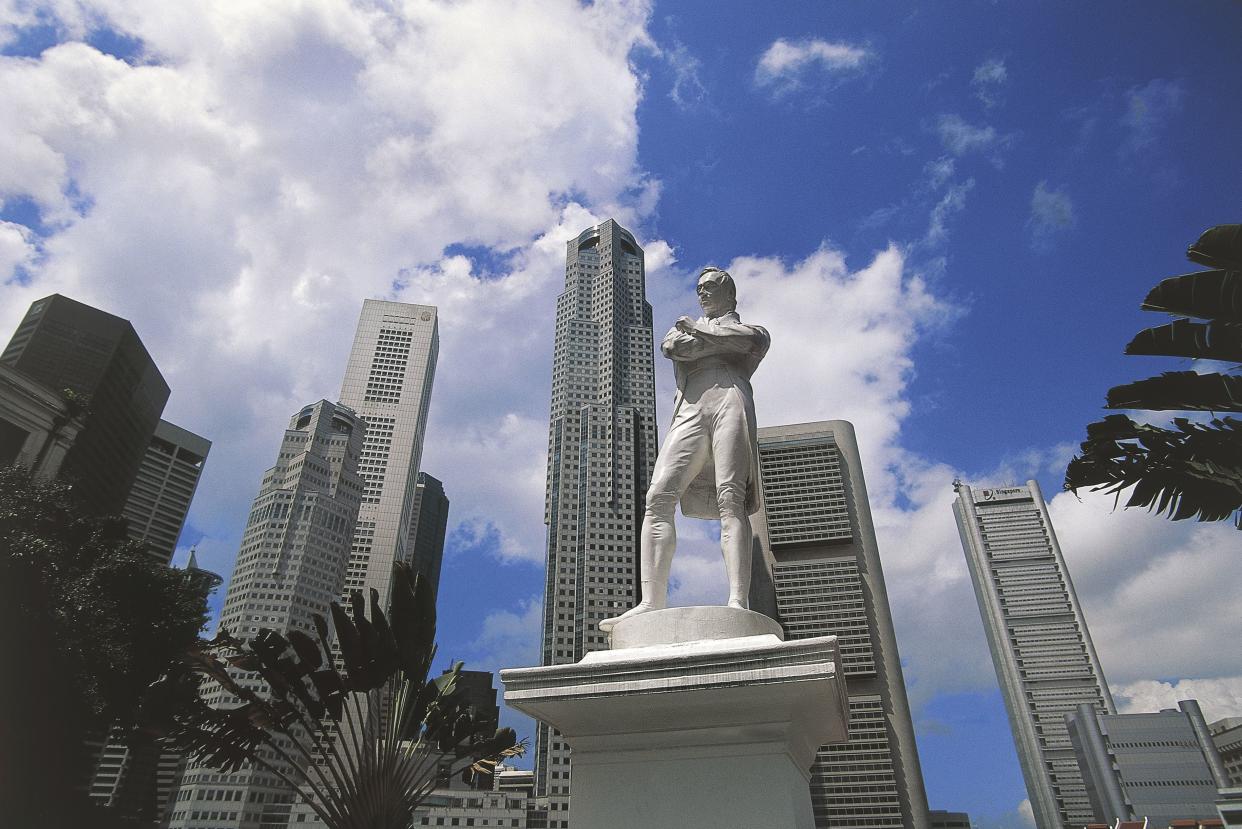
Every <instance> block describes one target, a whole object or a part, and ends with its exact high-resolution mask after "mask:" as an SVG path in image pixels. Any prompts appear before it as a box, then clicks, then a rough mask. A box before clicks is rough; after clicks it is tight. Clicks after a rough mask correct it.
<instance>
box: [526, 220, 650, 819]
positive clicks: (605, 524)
mask: <svg viewBox="0 0 1242 829" xmlns="http://www.w3.org/2000/svg"><path fill="white" fill-rule="evenodd" d="M645 280H646V271H645V265H644V260H643V251H642V248H640V247H639V246H638V243H637V241H635V239H634V236H633V235H632V234H631V233H630V232H629V231H627V230H626V229H625V228H623V227H621V226H620V225H619V224H617V223H616V222H615V221H613V220H611V219H609V220H607V221H605V222H601V223H600V224H598V225H596V226H595V227H591V228H587V229H586V230H584V231H583V232H582V233H580V234H579V235H578V236H577V238H575V239H571V240H569V242H568V243H567V250H566V255H565V290H564V292H563V293H562V294H561V295H560V296H559V297H557V300H556V339H555V345H554V349H553V356H552V407H551V408H552V410H551V422H550V424H549V429H548V479H547V481H548V482H547V501H546V509H545V512H544V522H545V523H546V524H547V525H548V549H547V582H546V585H545V588H544V600H543V642H542V648H541V661H542V664H544V665H560V664H565V663H572V662H576V661H578V660H580V659H581V658H582V657H583V656H584V655H585V654H587V653H589V652H591V651H594V650H601V649H603V648H606V647H607V646H608V645H607V639H606V637H605V636H604V635H603V634H602V633H600V631H599V629H598V623H599V620H600V619H604V618H607V617H609V616H613V615H615V614H617V613H618V612H621V611H623V610H625V609H627V608H629V607H630V606H632V605H633V604H634V603H635V602H636V601H637V600H638V598H639V597H638V595H637V594H638V572H637V570H638V534H639V528H640V525H641V523H642V515H643V508H644V497H645V495H646V491H647V486H648V484H649V483H650V481H651V471H652V467H653V465H654V463H655V455H656V451H657V449H658V445H657V443H656V425H655V365H654V361H653V353H654V352H653V339H652V330H651V305H650V304H648V302H647V298H646V281H645ZM535 769H536V772H535V778H536V794H537V795H539V796H541V797H543V796H547V797H548V798H549V800H550V803H549V808H550V811H549V818H550V820H549V827H551V829H557V827H564V826H568V814H567V812H566V811H565V810H566V809H567V808H568V800H569V799H568V795H569V789H570V766H569V748H568V746H567V745H566V744H565V741H564V740H563V739H562V738H561V737H560V735H558V734H557V733H556V732H555V731H553V730H551V729H549V728H548V727H547V726H546V725H543V724H540V726H539V730H538V732H537V736H536V745H535Z"/></svg>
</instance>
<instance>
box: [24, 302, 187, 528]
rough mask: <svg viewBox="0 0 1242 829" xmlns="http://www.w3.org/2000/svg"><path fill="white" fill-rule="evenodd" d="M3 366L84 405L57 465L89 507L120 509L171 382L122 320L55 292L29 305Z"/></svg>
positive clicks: (136, 472)
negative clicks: (71, 441)
mask: <svg viewBox="0 0 1242 829" xmlns="http://www.w3.org/2000/svg"><path fill="white" fill-rule="evenodd" d="M0 364H3V365H7V366H9V367H11V368H13V369H15V370H17V371H19V372H20V373H22V374H24V375H26V376H27V377H30V378H31V379H33V380H35V381H37V382H39V383H42V384H43V385H44V386H46V387H48V388H49V389H52V390H53V391H55V392H57V393H63V392H70V393H71V395H72V396H73V397H74V398H76V400H77V402H79V403H80V404H83V405H85V406H86V409H87V416H86V418H85V425H84V427H83V429H82V431H81V433H80V434H79V435H78V437H77V440H76V441H75V442H74V444H73V447H72V448H71V449H70V450H69V453H68V455H67V456H66V458H65V463H64V465H63V466H62V467H61V469H60V476H61V477H62V478H66V479H70V480H73V481H74V487H75V490H76V491H77V492H78V494H79V495H80V496H81V497H82V499H83V501H84V502H85V503H86V505H87V507H88V508H90V509H92V510H94V511H96V512H100V513H112V514H118V513H120V512H121V509H122V507H123V506H124V505H125V499H126V498H127V497H128V495H129V490H130V487H131V486H133V483H134V478H135V477H136V476H137V474H138V468H139V466H140V465H141V463H142V459H143V456H144V455H145V454H146V451H147V446H148V444H149V443H150V441H151V436H152V435H153V434H154V433H155V427H156V424H158V423H159V420H160V414H161V413H162V412H163V411H164V404H165V403H166V402H167V401H168V384H167V383H166V382H164V377H163V375H161V374H160V371H159V369H158V368H156V365H155V362H154V361H153V360H152V359H151V355H150V354H148V353H147V349H146V348H145V347H144V346H143V344H142V340H140V339H139V338H138V334H137V332H136V331H134V327H133V326H132V325H130V324H129V322H128V321H127V320H123V319H121V318H120V317H117V316H113V315H112V314H109V313H106V312H104V311H100V310H99V309H98V308H92V307H91V306H89V305H84V304H82V303H81V302H76V301H74V300H72V299H69V298H68V297H64V296H61V295H60V294H52V295H51V296H48V297H44V298H43V299H40V300H37V301H36V302H34V303H32V304H31V306H30V310H29V311H27V312H26V317H25V319H23V320H22V322H21V325H19V326H18V328H17V331H16V332H15V333H14V334H13V338H12V339H11V340H10V341H9V344H8V347H7V348H5V350H4V353H3V354H0Z"/></svg>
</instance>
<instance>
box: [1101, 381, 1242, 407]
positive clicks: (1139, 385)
mask: <svg viewBox="0 0 1242 829" xmlns="http://www.w3.org/2000/svg"><path fill="white" fill-rule="evenodd" d="M1105 408H1109V409H1151V410H1155V411H1167V410H1180V411H1209V412H1239V411H1242V377H1231V376H1229V375H1225V374H1197V373H1196V372H1193V371H1166V372H1165V373H1163V374H1161V375H1159V376H1158V377H1151V378H1148V379H1146V380H1139V381H1137V382H1134V383H1126V384H1125V385H1121V386H1114V387H1113V388H1111V389H1109V390H1108V397H1107V402H1106V404H1105Z"/></svg>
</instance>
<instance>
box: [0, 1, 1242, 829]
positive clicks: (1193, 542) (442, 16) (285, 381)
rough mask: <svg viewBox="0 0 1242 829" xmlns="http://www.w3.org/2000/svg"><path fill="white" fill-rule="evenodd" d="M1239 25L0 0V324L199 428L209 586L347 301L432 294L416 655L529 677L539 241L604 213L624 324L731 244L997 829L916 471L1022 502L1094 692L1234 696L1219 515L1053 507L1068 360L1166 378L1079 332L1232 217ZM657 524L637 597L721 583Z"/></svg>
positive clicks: (762, 386)
mask: <svg viewBox="0 0 1242 829" xmlns="http://www.w3.org/2000/svg"><path fill="white" fill-rule="evenodd" d="M1240 27H1242V7H1239V6H1238V5H1237V4H1231V3H1225V2H1215V3H1212V2H1182V3H1148V4H1143V5H1142V6H1141V7H1138V6H1135V5H1134V4H1123V3H1099V4H1072V3H1045V4H1030V3H1011V2H963V3H953V4H948V3H945V4H898V3H866V4H864V3H826V2H813V3H810V2H808V3H785V4H772V5H770V6H764V7H763V8H762V9H759V8H758V7H756V6H755V5H754V4H743V3H736V4H730V3H720V2H714V3H690V2H685V3H676V4H671V3H670V4H664V3H654V4H651V3H643V2H625V0H608V2H604V1H603V0H601V2H598V3H595V4H593V5H591V6H580V5H578V4H576V3H573V2H568V0H556V1H555V2H553V0H548V1H547V2H541V3H530V4H521V3H510V2H502V0H463V2H456V3H429V2H408V3H397V4H349V3H346V2H344V1H343V0H302V2H282V3H276V2H273V3H267V4H252V3H235V4H234V3H224V2H217V3H200V2H184V3H178V4H164V3H144V2H136V0H135V2H121V0H49V1H48V2H46V3H42V4H32V3H27V2H14V0H8V1H7V2H0V47H2V48H0V52H2V53H3V55H4V57H2V58H0V202H2V205H0V281H2V282H3V286H2V287H0V331H11V330H12V329H13V328H14V327H15V325H16V323H17V321H18V320H19V319H20V316H21V314H22V313H23V312H24V310H25V308H26V307H27V305H28V304H29V302H30V301H31V300H33V299H35V298H37V297H39V296H43V295H46V294H48V293H52V292H62V293H65V294H68V295H70V296H73V297H75V298H78V299H81V300H83V301H87V302H91V303H93V304H96V305H98V306H99V307H103V308H106V309H108V310H111V311H113V312H115V313H118V314H120V315H122V316H125V317H127V318H129V319H130V320H132V321H133V322H134V324H135V326H136V327H137V329H138V331H139V334H140V335H141V336H142V337H143V340H144V342H145V343H146V344H147V346H148V348H149V349H150V351H151V352H152V354H153V355H154V356H155V358H156V360H157V362H158V363H159V365H160V367H161V369H162V370H163V372H164V374H165V376H166V377H167V378H168V380H169V383H170V385H171V387H172V389H173V392H172V397H171V399H170V402H169V406H168V409H167V411H166V417H168V418H169V419H170V420H173V421H174V422H177V423H178V424H179V425H182V426H185V427H187V428H190V429H192V430H194V431H197V432H199V433H201V434H203V435H205V436H207V437H209V438H210V439H212V440H213V441H214V447H213V450H212V455H211V459H210V460H209V462H208V467H207V470H206V473H205V475H204V478H203V481H202V485H201V487H200V491H199V495H198V498H197V499H196V502H195V505H194V508H193V510H192V513H191V516H190V526H189V528H188V529H187V532H186V534H185V537H184V538H183V542H185V544H186V545H188V544H189V543H191V542H194V543H197V544H198V549H199V555H200V560H201V561H202V562H203V563H204V564H205V565H207V566H211V567H213V568H215V569H217V570H219V571H220V572H222V573H225V574H227V573H228V572H229V570H230V569H231V563H232V559H233V557H234V555H235V552H236V545H237V541H238V539H239V538H240V534H241V528H242V524H243V522H244V516H245V514H246V512H247V508H248V504H249V500H250V498H252V497H253V494H254V492H255V491H256V489H257V485H258V481H259V478H260V477H261V474H262V471H263V470H264V469H265V468H266V467H267V466H268V465H270V463H271V462H272V459H273V458H274V456H275V452H276V451H277V450H276V447H277V445H278V443H279V439H280V431H281V429H282V428H283V425H284V423H285V422H286V421H287V418H288V416H289V415H290V414H291V413H292V412H294V411H296V410H297V409H299V408H300V407H301V406H302V405H303V404H304V403H306V402H309V401H312V400H316V399H319V398H320V397H328V398H334V397H335V395H336V393H337V391H338V390H339V384H340V377H341V373H342V371H343V369H344V363H345V357H346V354H347V349H348V345H349V340H350V337H351V336H352V331H353V327H354V324H355V322H356V319H357V313H358V310H359V307H360V305H361V301H362V299H363V298H365V297H386V298H393V299H400V300H408V301H413V302H429V303H433V304H436V305H438V306H440V310H441V324H442V326H443V328H442V337H443V342H442V349H441V359H440V366H439V374H438V377H437V381H436V389H435V394H434V396H433V401H432V414H431V423H430V426H429V429H428V433H427V447H426V455H425V463H424V468H425V469H426V470H427V471H428V472H430V473H431V474H433V475H436V476H437V477H439V478H441V479H442V480H444V482H445V488H446V490H447V492H448V494H449V496H450V498H451V499H452V501H453V507H452V516H451V525H452V528H451V534H450V544H449V550H448V554H447V560H446V563H445V567H444V572H443V582H442V587H441V606H440V614H441V633H440V642H441V653H442V655H443V656H444V658H445V659H446V660H447V659H448V658H462V659H465V660H467V662H468V663H469V665H470V666H472V667H479V668H486V669H489V670H491V669H497V668H499V667H502V666H516V665H522V664H530V663H531V662H532V661H533V660H534V659H535V658H536V649H535V639H536V635H537V630H538V626H537V620H538V609H539V601H540V598H541V596H540V593H541V590H542V555H543V554H542V549H543V526H542V523H541V520H542V498H543V476H544V457H543V452H544V446H545V441H546V429H547V410H548V394H549V388H550V365H551V363H550V352H551V344H552V320H553V303H554V299H555V296H556V293H557V292H558V291H559V287H560V283H561V279H562V277H563V256H564V241H565V239H567V238H569V237H571V236H573V235H575V234H576V233H577V232H578V231H580V230H581V229H582V228H584V227H586V226H587V225H590V224H592V223H594V222H595V221H598V220H599V219H602V218H606V217H609V216H614V217H616V218H617V219H618V220H619V221H621V222H622V223H623V224H625V225H626V226H627V227H629V228H630V229H631V230H633V231H634V232H635V233H636V234H637V236H638V237H639V238H640V240H641V241H642V242H643V244H644V247H645V249H646V251H647V262H648V293H649V295H650V298H651V301H652V303H653V305H654V306H655V311H656V318H657V328H659V327H660V326H663V325H666V324H667V323H668V322H669V321H671V320H672V319H674V318H675V317H676V316H677V315H679V314H681V313H683V312H685V311H687V310H690V309H692V308H693V297H692V293H691V285H692V283H693V279H694V275H695V274H696V273H697V270H698V268H699V267H701V266H702V265H705V264H709V263H714V264H718V265H723V266H726V267H729V268H730V269H731V270H732V272H733V273H734V275H735V277H737V278H738V282H739V293H740V300H741V303H740V311H741V313H742V315H743V318H744V319H747V320H751V321H755V322H758V323H760V324H763V325H765V326H766V327H767V328H769V330H770V331H771V332H772V335H773V343H774V344H773V349H772V352H771V353H770V355H769V358H768V359H767V360H766V361H765V364H764V366H763V368H762V369H761V370H760V372H759V374H758V375H757V376H756V394H757V397H758V401H759V403H758V405H759V414H760V419H761V421H762V422H765V423H773V424H775V423H781V422H794V421H800V420H816V419H826V418H838V417H843V418H846V419H850V420H852V421H853V422H854V423H855V425H856V427H857V430H858V433H859V437H860V441H861V444H862V449H863V453H864V454H863V460H864V465H865V472H866V475H867V480H868V488H869V491H870V494H871V497H872V506H873V510H874V512H875V515H876V522H877V527H878V531H879V534H880V542H881V554H882V557H883V561H884V567H885V575H886V579H887V581H888V587H889V593H890V597H891V598H892V601H893V613H894V617H895V620H896V623H897V628H898V642H899V646H900V648H901V651H902V658H903V661H904V663H905V669H906V678H907V681H908V684H909V687H910V693H911V698H912V700H913V702H914V705H915V715H916V730H917V732H918V738H919V747H920V751H921V759H922V763H923V768H924V773H925V777H926V781H927V788H928V793H929V797H930V800H931V805H932V807H933V808H944V809H953V810H966V811H969V812H970V813H971V814H972V816H974V817H975V818H976V820H977V822H978V823H979V825H980V826H987V827H1000V826H1006V827H1020V826H1024V825H1027V824H1026V823H1025V822H1024V819H1023V817H1022V814H1021V808H1020V804H1021V801H1022V800H1023V798H1024V797H1025V792H1024V788H1023V785H1022V781H1021V777H1020V774H1019V772H1018V768H1017V762H1016V758H1015V756H1014V752H1013V746H1012V741H1011V738H1010V736H1009V731H1008V727H1007V724H1006V722H1005V716H1004V711H1003V708H1002V706H1001V703H1000V700H999V695H998V694H997V692H996V689H995V677H994V674H993V672H992V667H991V664H990V661H989V659H988V656H987V650H986V646H985V644H984V641H983V637H982V631H981V628H980V625H979V621H978V613H977V609H976V607H975V605H974V600H973V596H972V595H971V591H970V587H969V579H968V576H967V574H966V570H965V566H964V562H963V558H962V553H961V548H960V544H959V542H958V540H957V537H956V531H955V529H954V527H953V522H952V518H951V513H950V508H949V505H950V503H951V501H952V490H951V487H950V482H951V481H952V480H953V478H954V477H955V476H961V477H962V478H964V479H966V480H968V481H972V482H979V483H988V482H990V483H1002V482H1011V481H1019V480H1025V479H1027V478H1031V477H1033V478H1035V479H1037V480H1038V481H1039V482H1040V484H1041V485H1042V486H1043V488H1044V491H1045V494H1047V495H1048V496H1049V498H1050V499H1051V500H1052V514H1053V518H1054V521H1055V522H1056V526H1057V529H1058V532H1059V534H1060V537H1061V542H1062V546H1063V547H1064V548H1065V552H1066V556H1067V559H1068V561H1069V564H1070V567H1071V571H1072V575H1073V576H1074V579H1075V586H1076V588H1077V590H1078V593H1079V596H1080V598H1081V600H1082V602H1083V605H1084V610H1085V613H1086V616H1087V619H1088V622H1089V623H1090V625H1091V629H1092V633H1093V635H1094V637H1095V641H1096V646H1097V648H1098V650H1099V651H1100V656H1101V659H1102V661H1103V663H1104V667H1105V670H1106V672H1107V674H1108V678H1109V681H1110V683H1111V685H1112V687H1113V690H1114V693H1115V694H1116V695H1117V696H1118V699H1119V702H1120V703H1121V704H1122V705H1123V706H1126V707H1128V709H1130V710H1146V709H1150V708H1152V707H1156V706H1159V705H1164V704H1169V703H1170V702H1171V701H1172V700H1173V699H1175V698H1178V697H1179V696H1181V697H1185V696H1197V697H1198V698H1199V699H1200V700H1201V701H1202V702H1203V705H1204V708H1205V711H1206V713H1207V715H1208V717H1209V718H1216V717H1222V716H1226V715H1242V657H1240V656H1239V654H1238V649H1237V647H1236V642H1237V641H1239V639H1240V638H1242V621H1240V620H1239V618H1238V614H1237V613H1236V606H1235V603H1234V592H1233V589H1232V588H1231V585H1233V584H1236V575H1237V572H1238V570H1237V568H1238V563H1237V562H1238V559H1237V553H1236V551H1237V549H1238V540H1237V539H1238V536H1237V535H1236V532H1235V531H1233V530H1231V529H1230V528H1228V527H1223V526H1211V527H1200V526H1190V525H1180V524H1179V525H1174V524H1171V523H1169V522H1165V521H1161V520H1159V519H1154V518H1151V517H1148V516H1146V515H1142V514H1134V513H1132V512H1130V513H1114V512H1112V511H1111V504H1110V503H1109V502H1108V500H1107V499H1100V498H1098V497H1088V498H1084V499H1083V500H1082V501H1078V500H1076V499H1074V498H1072V497H1071V496H1068V495H1063V494H1060V493H1059V489H1060V480H1061V473H1062V471H1063V469H1064V465H1065V462H1066V460H1067V459H1068V457H1069V455H1070V454H1071V453H1072V451H1073V449H1074V446H1075V445H1076V443H1077V442H1078V441H1080V440H1081V439H1082V437H1083V430H1084V425H1085V424H1086V423H1087V422H1089V421H1090V420H1092V419H1095V418H1097V417H1098V416H1100V414H1101V412H1100V409H1099V406H1100V405H1101V403H1102V401H1103V395H1104V392H1105V390H1106V389H1107V388H1108V387H1109V386H1110V385H1113V384H1116V383H1120V382H1123V381H1126V380H1129V379H1135V378H1140V377H1144V376H1147V375H1149V374H1151V373H1154V372H1156V371H1160V370H1170V369H1177V368H1182V369H1184V368H1186V367H1187V366H1185V365H1184V364H1181V363H1178V362H1177V361H1172V360H1157V359H1146V358H1128V357H1123V356H1122V354H1121V350H1122V348H1123V346H1124V344H1125V343H1126V341H1127V340H1128V339H1129V338H1130V337H1131V336H1132V335H1133V334H1134V333H1135V332H1136V331H1137V330H1139V329H1140V328H1142V327H1145V326H1148V325H1155V324H1159V323H1160V322H1161V321H1162V320H1161V319H1159V318H1158V317H1156V316H1155V315H1151V314H1145V313H1143V312H1140V311H1139V310H1138V304H1139V302H1140V301H1141V299H1142V297H1143V295H1144V293H1145V292H1146V291H1147V289H1148V288H1150V287H1151V286H1152V285H1153V284H1154V283H1155V282H1157V281H1158V280H1159V279H1161V278H1163V277H1164V276H1168V275H1172V274H1175V273H1183V272H1188V271H1191V270H1194V268H1193V267H1192V266H1191V265H1190V263H1188V262H1186V261H1185V259H1184V251H1185V248H1186V245H1188V244H1189V243H1190V242H1191V241H1193V240H1194V239H1195V238H1196V236H1197V235H1198V233H1199V232H1201V231H1202V230H1203V229H1204V228H1206V227H1208V226H1210V225H1213V224H1218V223H1223V222H1229V221H1237V220H1238V219H1239V216H1238V214H1237V212H1236V210H1237V194H1238V191H1239V185H1240V184H1242V176H1240V175H1239V172H1238V165H1237V161H1236V150H1235V147H1236V136H1237V135H1238V134H1239V133H1240V131H1242V130H1240V128H1242V113H1239V111H1238V108H1237V107H1236V106H1235V105H1234V97H1236V96H1232V95H1230V94H1229V90H1230V89H1231V87H1229V86H1228V84H1229V82H1230V81H1233V80H1234V79H1236V78H1238V77H1239V74H1240V72H1242V58H1239V56H1238V52H1237V49H1236V43H1235V41H1236V35H1237V32H1238V31H1239V30H1240ZM658 371H659V372H660V377H659V386H660V394H661V404H660V405H661V417H662V418H664V417H665V416H666V415H667V404H668V402H669V400H670V399H671V390H670V389H671V376H670V372H668V371H667V367H666V366H663V365H659V366H658ZM1054 496H1055V497H1054ZM681 535H682V538H683V539H684V544H683V549H682V550H681V551H680V552H679V561H678V563H677V567H676V569H675V572H674V577H675V589H674V598H675V600H676V601H678V602H680V603H683V604H689V603H696V602H708V601H719V600H720V599H721V598H722V597H723V593H722V591H723V587H722V574H721V573H720V572H719V570H720V567H719V564H718V555H719V553H718V552H717V551H716V550H715V543H714V541H713V539H712V537H711V531H710V528H708V527H707V526H706V525H703V524H700V523H699V522H686V526H685V527H683V528H682V530H681ZM187 549H188V547H184V548H183V549H182V550H181V551H180V555H181V556H182V557H184V555H185V554H186V550H187ZM221 599H222V596H218V597H217V601H219V600H221ZM515 722H516V723H518V724H519V725H522V723H521V722H519V721H517V720H515ZM523 727H525V726H523Z"/></svg>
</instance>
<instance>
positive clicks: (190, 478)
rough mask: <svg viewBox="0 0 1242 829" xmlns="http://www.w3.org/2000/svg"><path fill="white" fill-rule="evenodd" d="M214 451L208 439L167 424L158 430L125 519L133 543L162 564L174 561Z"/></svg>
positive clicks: (135, 481)
mask: <svg viewBox="0 0 1242 829" xmlns="http://www.w3.org/2000/svg"><path fill="white" fill-rule="evenodd" d="M210 451H211V441H209V440H207V438H204V437H200V436H199V435H196V434H194V433H193V432H191V431H189V430H187V429H182V428H181V427H180V426H177V425H176V424H173V423H169V422H168V421H167V420H161V421H160V422H159V423H158V424H156V427H155V434H154V435H152V436H151V442H150V443H149V444H148V445H147V452H146V454H145V455H144V456H143V458H142V465H141V466H139V467H138V477H136V478H135V479H134V485H133V486H132V487H130V490H129V497H128V498H127V499H126V500H125V508H124V509H123V510H122V512H121V514H122V515H124V516H125V518H126V520H128V521H129V535H130V537H131V538H133V539H134V540H136V541H141V542H143V543H144V544H146V545H147V549H148V551H149V552H150V553H151V556H152V557H153V558H154V559H155V560H156V561H158V562H159V563H160V564H168V563H169V562H171V561H172V557H173V553H174V552H175V551H176V549H177V539H178V538H180V537H181V528H182V527H183V526H185V517H186V515H187V514H188V513H189V511H190V502H191V501H192V500H193V499H194V491H195V490H196V489H197V488H198V479H199V476H201V475H202V474H203V464H205V463H206V462H207V453H208V452H210Z"/></svg>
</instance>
